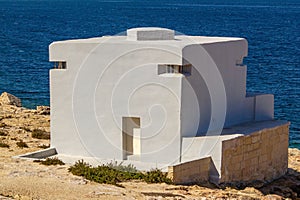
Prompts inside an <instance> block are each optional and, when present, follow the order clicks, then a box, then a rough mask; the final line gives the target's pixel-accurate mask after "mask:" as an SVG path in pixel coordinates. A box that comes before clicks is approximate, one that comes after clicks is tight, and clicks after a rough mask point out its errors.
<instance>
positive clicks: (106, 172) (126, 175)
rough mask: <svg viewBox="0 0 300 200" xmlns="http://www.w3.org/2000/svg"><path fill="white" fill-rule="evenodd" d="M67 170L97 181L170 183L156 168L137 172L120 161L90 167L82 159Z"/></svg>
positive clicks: (131, 166)
mask: <svg viewBox="0 0 300 200" xmlns="http://www.w3.org/2000/svg"><path fill="white" fill-rule="evenodd" d="M116 168H118V169H116ZM120 169H121V170H124V169H129V170H130V171H134V172H130V171H121V170H120ZM68 170H69V172H71V173H72V174H74V175H77V176H83V177H84V178H86V179H88V180H91V181H94V182H97V183H106V184H113V185H118V183H119V182H122V181H128V180H145V181H146V182H147V183H162V182H165V183H171V180H170V179H168V178H167V177H166V174H163V173H162V172H161V171H160V170H158V169H156V170H155V171H151V172H147V173H146V174H143V173H142V172H138V171H137V170H136V168H135V167H134V166H133V165H128V166H122V163H121V164H117V163H110V164H107V165H101V166H98V167H92V166H91V165H89V164H88V163H86V162H84V161H83V160H79V161H77V162H76V163H75V165H73V166H71V167H69V169H68Z"/></svg>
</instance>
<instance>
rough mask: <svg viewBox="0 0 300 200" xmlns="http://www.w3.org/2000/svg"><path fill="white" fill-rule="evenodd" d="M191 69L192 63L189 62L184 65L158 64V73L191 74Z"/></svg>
mask: <svg viewBox="0 0 300 200" xmlns="http://www.w3.org/2000/svg"><path fill="white" fill-rule="evenodd" d="M191 71H192V65H191V64H185V65H168V64H164V65H158V74H165V73H169V74H175V73H180V74H184V75H191Z"/></svg>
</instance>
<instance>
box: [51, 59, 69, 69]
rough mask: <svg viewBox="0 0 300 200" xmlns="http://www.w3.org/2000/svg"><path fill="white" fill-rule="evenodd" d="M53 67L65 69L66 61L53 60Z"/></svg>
mask: <svg viewBox="0 0 300 200" xmlns="http://www.w3.org/2000/svg"><path fill="white" fill-rule="evenodd" d="M54 69H67V62H64V61H59V62H55V63H54Z"/></svg>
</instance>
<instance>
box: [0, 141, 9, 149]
mask: <svg viewBox="0 0 300 200" xmlns="http://www.w3.org/2000/svg"><path fill="white" fill-rule="evenodd" d="M0 147H2V148H9V145H8V144H6V143H3V142H0Z"/></svg>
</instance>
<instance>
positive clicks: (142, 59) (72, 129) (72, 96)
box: [49, 28, 274, 168]
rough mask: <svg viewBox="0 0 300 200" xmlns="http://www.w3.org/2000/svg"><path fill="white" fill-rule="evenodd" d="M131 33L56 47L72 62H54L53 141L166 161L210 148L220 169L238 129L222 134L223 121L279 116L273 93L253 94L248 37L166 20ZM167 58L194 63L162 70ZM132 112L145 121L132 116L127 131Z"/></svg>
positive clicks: (99, 153) (80, 153)
mask: <svg viewBox="0 0 300 200" xmlns="http://www.w3.org/2000/svg"><path fill="white" fill-rule="evenodd" d="M127 34H128V36H105V37H99V38H90V39H79V40H68V41H60V42H53V43H52V44H51V45H50V46H49V54H50V61H51V62H66V69H52V70H50V97H51V98H50V99H51V100H50V104H51V146H52V147H55V148H56V150H57V152H58V153H59V154H61V155H69V156H73V157H95V158H98V159H115V160H127V161H130V160H132V161H133V162H142V163H157V164H159V165H162V164H165V165H171V164H176V163H180V162H184V161H187V160H193V159H197V158H201V157H204V156H207V155H208V154H210V155H211V156H212V158H213V160H214V161H215V162H216V166H217V168H218V166H220V165H219V162H220V160H221V159H220V153H219V152H220V148H221V147H220V145H221V141H222V140H226V139H228V138H232V137H236V136H238V134H228V135H222V136H219V135H220V134H221V131H222V129H223V128H224V127H230V126H232V125H236V124H241V123H244V122H249V121H262V120H270V119H273V101H274V100H273V95H269V94H268V95H264V94H246V74H247V68H246V66H243V64H242V63H243V58H244V57H245V56H247V49H248V45H247V41H246V40H245V39H243V38H225V37H203V36H182V35H180V36H179V35H178V36H177V35H174V31H173V30H169V29H162V28H138V29H130V30H127ZM165 65H169V66H170V65H173V66H187V69H191V70H190V73H189V74H188V73H165V72H166V71H161V70H160V69H159V66H163V67H164V66H165ZM189 67H190V68H189ZM172 69H173V68H172ZM174 69H175V68H174ZM130 117H131V118H132V119H135V120H139V124H136V125H133V126H130V122H128V123H129V125H127V126H126V127H127V129H130V130H128V131H129V132H131V134H132V135H133V136H134V137H132V138H131V137H128V138H127V136H126V138H125V136H124V134H123V132H124V129H125V128H124V127H125V126H124V123H127V121H126V120H128V118H130ZM128 127H130V128H128ZM125 132H127V131H125ZM125 140H126V141H125ZM131 140H132V141H131ZM124 141H125V142H124ZM190 141H194V142H193V144H192V145H189V144H190V143H191V142H190ZM195 141H196V142H195ZM207 141H209V142H207ZM124 145H125V146H126V147H124ZM212 145H213V147H212ZM210 146H211V147H212V148H213V149H214V148H215V150H213V151H207V149H209V147H210ZM124 148H129V149H132V148H133V150H132V152H129V153H128V152H127V153H126V152H125V150H124ZM189 148H190V149H189ZM130 151H131V150H130ZM124 152H125V153H124Z"/></svg>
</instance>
